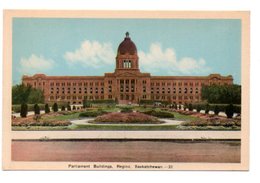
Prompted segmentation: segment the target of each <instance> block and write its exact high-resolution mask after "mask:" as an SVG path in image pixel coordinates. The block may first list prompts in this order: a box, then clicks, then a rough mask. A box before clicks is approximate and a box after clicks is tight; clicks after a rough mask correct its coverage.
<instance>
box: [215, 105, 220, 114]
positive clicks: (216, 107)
mask: <svg viewBox="0 0 260 183" xmlns="http://www.w3.org/2000/svg"><path fill="white" fill-rule="evenodd" d="M219 112H220V109H219V107H218V105H215V107H214V113H215V115H218V114H219Z"/></svg>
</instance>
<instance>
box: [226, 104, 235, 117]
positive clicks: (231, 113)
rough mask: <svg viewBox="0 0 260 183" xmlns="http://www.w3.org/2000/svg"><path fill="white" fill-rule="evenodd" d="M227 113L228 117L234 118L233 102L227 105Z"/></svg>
mask: <svg viewBox="0 0 260 183" xmlns="http://www.w3.org/2000/svg"><path fill="white" fill-rule="evenodd" d="M225 112H226V115H227V118H232V117H233V115H234V106H233V104H229V105H228V106H227V107H226V111H225Z"/></svg>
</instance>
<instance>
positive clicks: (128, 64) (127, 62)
mask: <svg viewBox="0 0 260 183" xmlns="http://www.w3.org/2000/svg"><path fill="white" fill-rule="evenodd" d="M123 68H132V61H131V60H124V61H123Z"/></svg>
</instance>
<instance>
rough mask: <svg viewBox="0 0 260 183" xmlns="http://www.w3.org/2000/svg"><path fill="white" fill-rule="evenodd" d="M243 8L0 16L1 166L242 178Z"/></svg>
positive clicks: (245, 164) (245, 99) (245, 117)
mask: <svg viewBox="0 0 260 183" xmlns="http://www.w3.org/2000/svg"><path fill="white" fill-rule="evenodd" d="M249 14H250V13H249V12H246V11H241V12H239V11H236V12H235V11H75V10H74V11H70V10H66V11H63V10H62V11H61V10H57V11H55V10H5V11H4V44H3V45H4V59H3V61H4V62H3V64H4V65H3V68H4V80H3V106H4V107H3V169H4V170H248V169H249V83H250V82H249V81H250V80H249V63H250V55H249V53H250V50H249V33H250V28H249V27H250V24H249V23H250V22H249V21H250V20H249V17H250V16H249Z"/></svg>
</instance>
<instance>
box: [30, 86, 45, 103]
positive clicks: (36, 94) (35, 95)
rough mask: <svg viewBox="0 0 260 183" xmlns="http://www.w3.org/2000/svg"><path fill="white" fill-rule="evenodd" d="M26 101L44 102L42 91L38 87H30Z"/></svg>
mask: <svg viewBox="0 0 260 183" xmlns="http://www.w3.org/2000/svg"><path fill="white" fill-rule="evenodd" d="M28 103H29V104H34V103H44V95H43V92H42V91H41V90H39V89H34V88H32V89H31V92H30V95H29V97H28Z"/></svg>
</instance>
